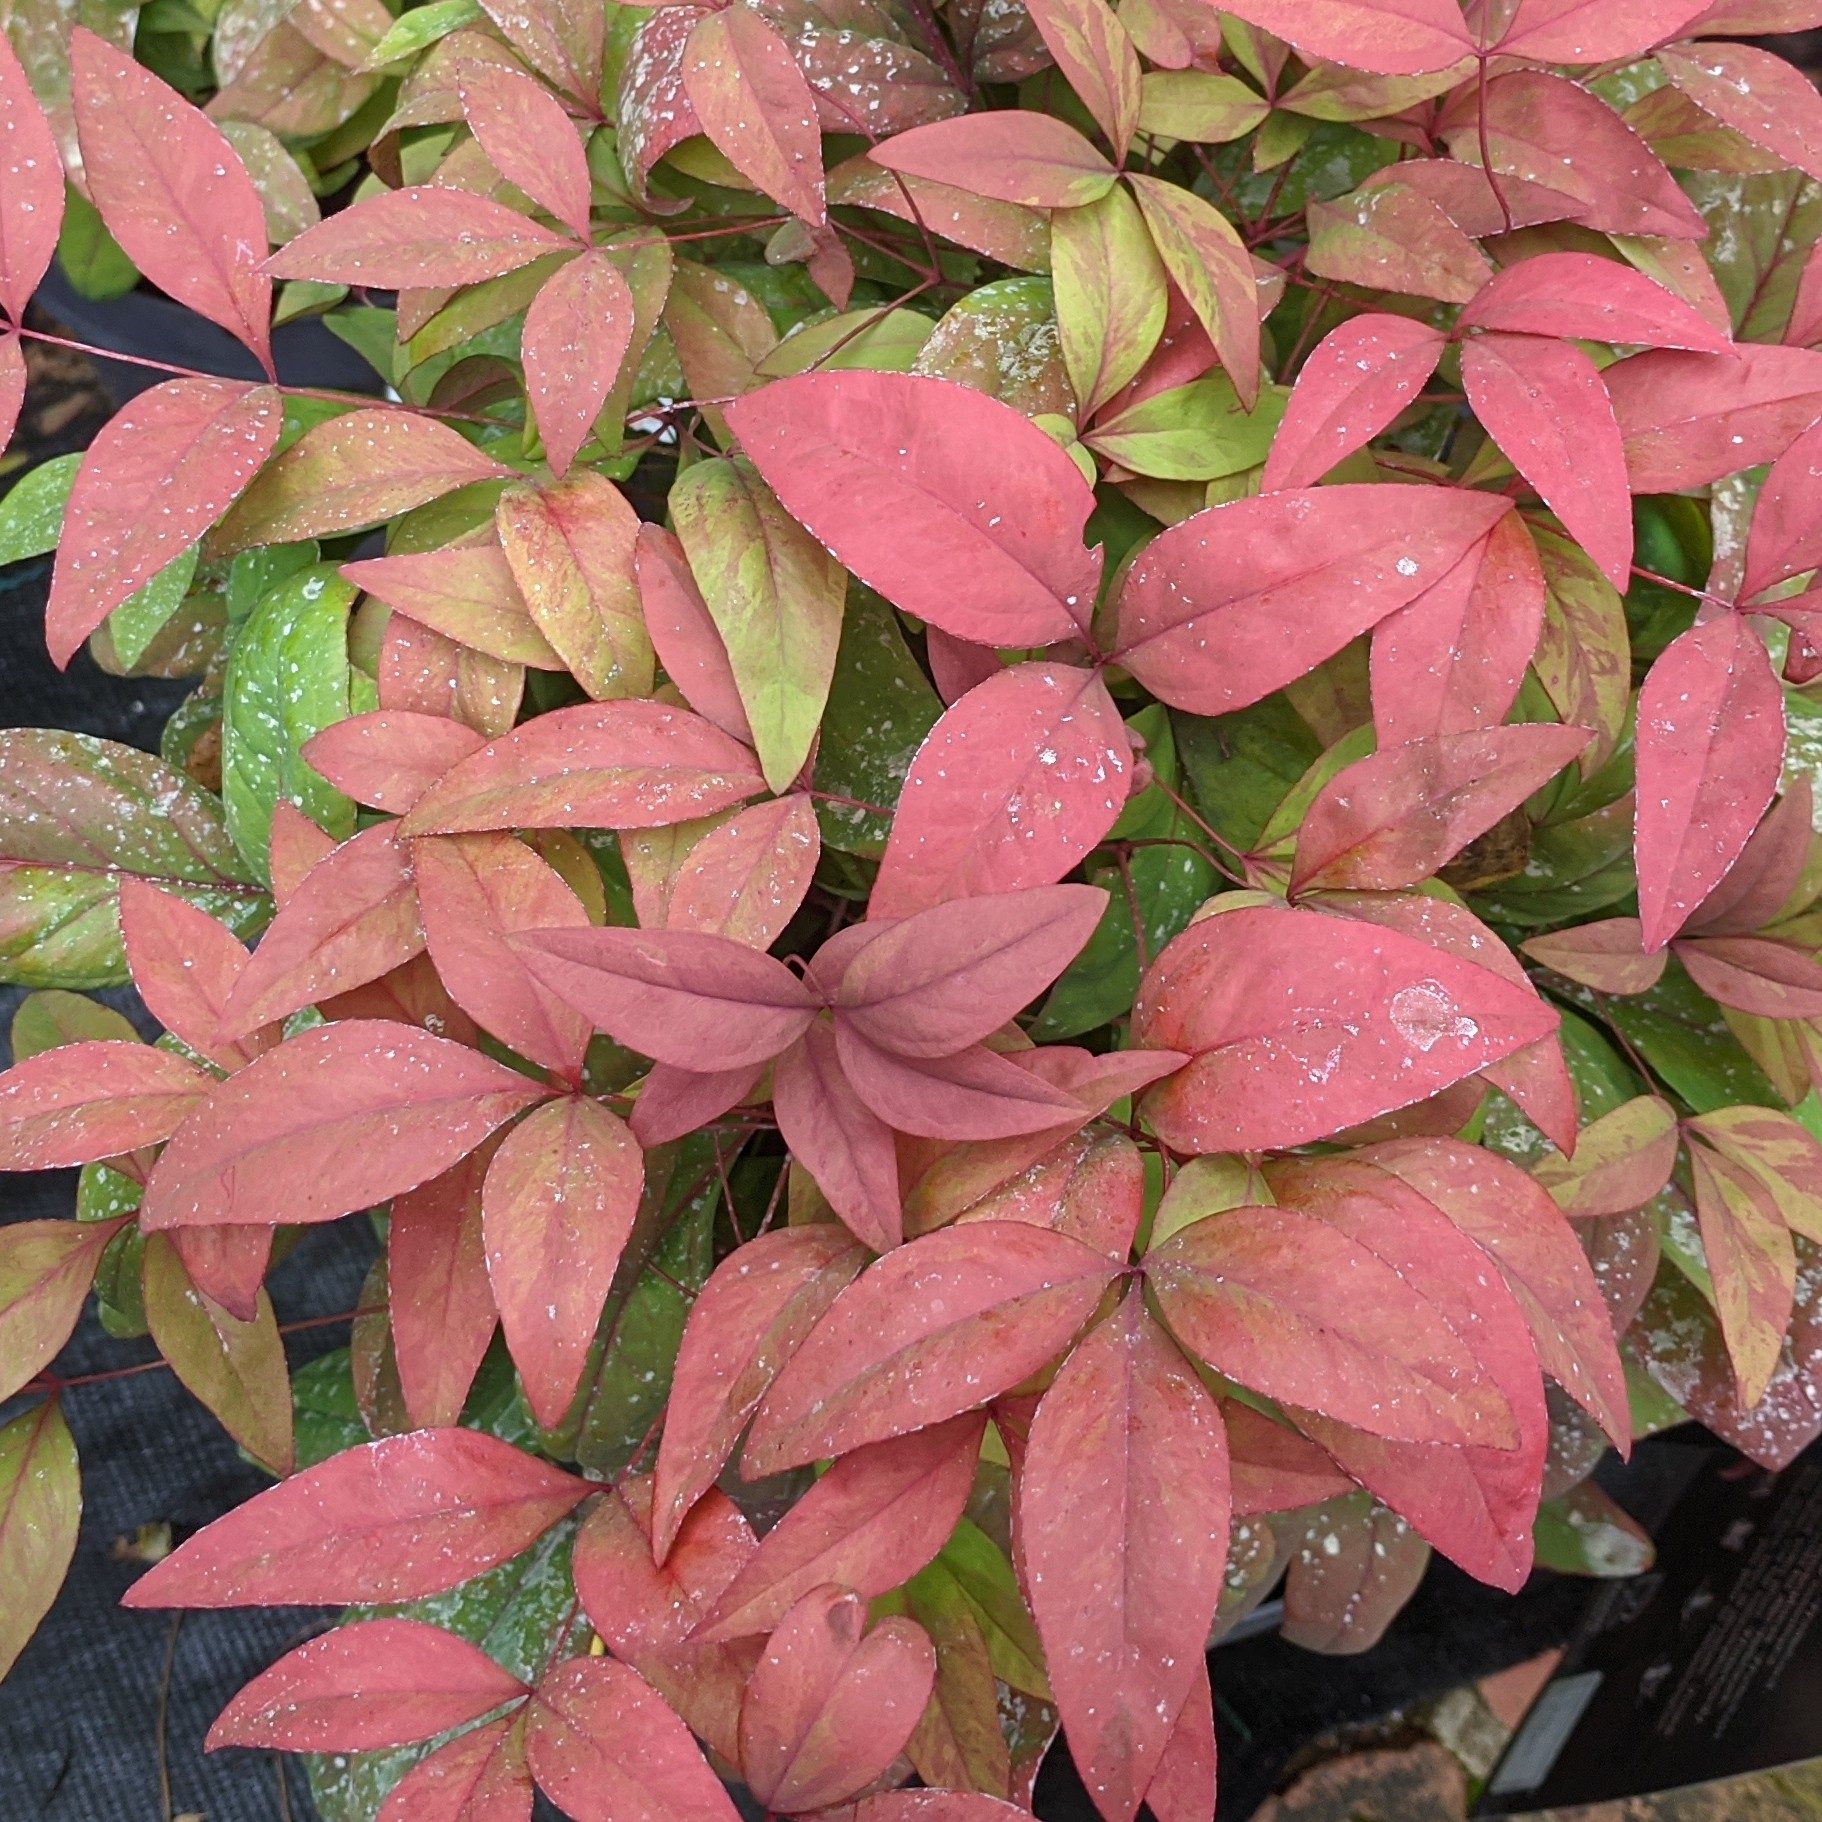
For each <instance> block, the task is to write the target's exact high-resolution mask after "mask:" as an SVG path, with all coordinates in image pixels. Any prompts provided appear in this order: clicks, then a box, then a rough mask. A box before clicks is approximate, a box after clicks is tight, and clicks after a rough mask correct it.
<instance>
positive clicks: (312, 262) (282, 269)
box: [265, 184, 570, 290]
mask: <svg viewBox="0 0 1822 1822" xmlns="http://www.w3.org/2000/svg"><path fill="white" fill-rule="evenodd" d="M569 244H570V243H569V241H568V240H567V238H566V237H565V236H563V235H561V234H557V233H554V232H552V230H551V229H549V228H546V227H543V226H541V225H540V224H539V223H537V222H535V221H533V220H532V219H531V218H530V217H529V216H526V215H521V214H520V213H519V212H518V210H517V209H509V208H508V207H507V206H506V204H505V203H502V202H495V201H493V200H492V199H491V198H490V197H486V196H474V195H471V194H470V193H469V192H468V191H466V190H453V189H444V188H442V187H441V186H439V185H436V184H412V185H409V186H408V187H407V188H405V189H403V190H382V191H381V192H380V193H379V194H378V195H376V196H368V197H364V198H363V199H362V200H361V201H359V202H357V203H354V204H352V205H351V206H350V207H348V208H346V209H343V210H342V211H341V213H340V214H338V215H331V216H330V217H329V218H328V220H327V221H323V222H319V223H318V224H317V225H316V226H315V227H314V228H306V229H305V230H304V231H303V233H302V234H300V235H298V237H297V238H296V239H295V240H293V241H291V242H290V243H288V244H287V245H286V246H284V247H282V248H281V249H280V250H279V251H278V252H276V253H274V254H273V255H272V257H271V258H270V259H269V260H267V261H266V268H265V269H266V270H267V271H268V272H270V273H271V274H272V275H273V276H274V277H275V278H308V279H315V280H317V281H318V282H319V283H323V284H332V285H372V286H375V287H378V288H381V289H384V290H408V289H412V288H421V287H423V286H437V285H475V284H479V283H481V281H482V280H484V279H489V278H500V277H503V276H504V275H505V274H506V273H508V272H516V271H518V269H519V268H520V267H521V266H528V265H530V264H531V262H532V261H533V260H534V259H542V258H543V257H544V255H545V254H546V253H553V252H556V251H557V250H558V249H559V248H561V247H565V246H567V245H569Z"/></svg>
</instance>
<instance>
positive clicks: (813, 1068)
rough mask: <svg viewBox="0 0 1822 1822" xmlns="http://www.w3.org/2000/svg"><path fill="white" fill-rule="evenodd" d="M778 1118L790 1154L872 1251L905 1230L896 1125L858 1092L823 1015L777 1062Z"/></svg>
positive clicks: (774, 1077)
mask: <svg viewBox="0 0 1822 1822" xmlns="http://www.w3.org/2000/svg"><path fill="white" fill-rule="evenodd" d="M772 1117H773V1119H775V1120H776V1121H777V1122H778V1133H779V1137H780V1138H782V1139H783V1140H784V1142H785V1145H786V1146H787V1147H788V1148H789V1150H790V1153H791V1156H792V1158H793V1159H795V1160H796V1162H797V1163H799V1164H801V1165H802V1166H803V1168H804V1169H805V1170H807V1171H808V1172H809V1173H810V1175H811V1177H812V1178H813V1179H814V1180H815V1183H816V1187H817V1188H818V1189H820V1190H821V1191H822V1193H823V1195H824V1196H825V1197H827V1198H828V1202H829V1206H830V1207H831V1208H833V1209H834V1210H835V1212H836V1214H838V1215H839V1216H840V1217H841V1219H842V1221H843V1222H844V1223H845V1224H846V1225H847V1228H848V1231H849V1232H850V1233H852V1234H853V1235H855V1237H856V1238H857V1239H859V1240H861V1241H864V1242H865V1244H866V1245H867V1246H869V1247H870V1248H872V1250H873V1251H874V1252H877V1253H883V1252H889V1251H890V1250H891V1249H892V1248H893V1247H895V1246H896V1245H897V1244H898V1243H899V1241H900V1240H901V1239H902V1238H903V1236H904V1219H903V1213H902V1210H901V1209H900V1206H899V1200H898V1160H897V1154H896V1151H895V1148H894V1143H893V1137H892V1129H891V1127H889V1126H888V1125H887V1124H886V1123H885V1121H884V1120H882V1119H881V1118H880V1117H879V1115H878V1114H876V1113H875V1112H874V1111H873V1110H872V1109H871V1108H870V1107H869V1106H868V1105H867V1104H866V1102H865V1101H863V1100H862V1099H861V1098H860V1096H859V1095H858V1094H857V1093H856V1092H855V1090H854V1087H853V1085H852V1084H851V1083H850V1082H849V1081H848V1078H847V1075H846V1072H845V1071H844V1070H843V1069H842V1066H841V1058H840V1055H839V1051H838V1048H837V1044H836V1038H835V1032H834V1030H833V1028H832V1026H831V1025H830V1024H829V1022H828V1021H827V1020H818V1021H817V1022H816V1023H815V1024H814V1025H812V1026H811V1027H810V1028H809V1030H808V1031H806V1032H805V1033H804V1034H803V1036H802V1038H801V1039H799V1041H798V1042H797V1043H795V1044H793V1045H792V1046H791V1047H790V1049H789V1050H787V1051H785V1053H784V1054H783V1055H782V1056H780V1057H779V1058H778V1060H777V1062H776V1063H775V1064H774V1065H773V1067H772Z"/></svg>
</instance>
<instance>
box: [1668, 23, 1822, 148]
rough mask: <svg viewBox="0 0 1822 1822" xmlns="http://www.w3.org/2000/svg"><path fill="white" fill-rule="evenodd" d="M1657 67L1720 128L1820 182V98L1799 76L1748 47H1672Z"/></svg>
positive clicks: (1775, 57) (1770, 56)
mask: <svg viewBox="0 0 1822 1822" xmlns="http://www.w3.org/2000/svg"><path fill="white" fill-rule="evenodd" d="M1658 64H1659V67H1660V68H1661V69H1662V70H1663V72H1664V74H1665V75H1666V76H1668V77H1669V78H1670V80H1671V81H1672V82H1674V83H1675V84H1676V86H1677V87H1678V88H1679V89H1681V90H1682V91H1683V93H1684V94H1685V95H1687V96H1688V97H1689V98H1690V100H1691V101H1693V102H1695V104H1696V105H1697V106H1698V107H1700V108H1702V109H1704V110H1705V111H1706V112H1708V113H1710V114H1712V115H1713V116H1714V117H1715V119H1717V120H1718V121H1720V122H1721V123H1722V125H1723V126H1729V127H1732V128H1733V130H1734V131H1735V132H1736V133H1738V134H1740V135H1741V136H1742V137H1743V138H1746V139H1749V140H1751V141H1752V143H1753V144H1754V145H1760V146H1764V147H1765V148H1766V149H1767V150H1768V151H1770V152H1771V153H1773V154H1774V155H1775V156H1776V157H1778V158H1780V159H1782V160H1783V162H1784V163H1785V164H1787V165H1791V166H1793V167H1794V168H1795V169H1797V170H1799V171H1802V172H1804V173H1805V174H1806V175H1807V176H1810V177H1816V178H1822V143H1819V141H1822V96H1819V95H1817V93H1816V85H1815V84H1814V83H1813V82H1812V81H1810V79H1809V77H1808V76H1807V75H1806V74H1805V73H1804V72H1803V71H1801V70H1798V69H1795V68H1793V67H1792V66H1791V65H1790V64H1789V63H1787V62H1786V61H1785V60H1784V59H1783V58H1782V57H1780V56H1778V55H1777V54H1776V53H1775V52H1774V51H1770V50H1766V49H1763V48H1761V47H1760V46H1758V45H1753V44H1704V45H1699V46H1698V45H1693V44H1692V45H1687V46H1684V45H1677V46H1673V47H1672V48H1670V49H1668V50H1665V51H1662V52H1660V53H1659V55H1658Z"/></svg>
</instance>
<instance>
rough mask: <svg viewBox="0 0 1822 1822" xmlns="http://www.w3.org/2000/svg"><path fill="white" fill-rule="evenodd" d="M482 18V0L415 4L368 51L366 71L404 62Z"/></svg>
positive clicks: (363, 66) (364, 68) (444, 0)
mask: <svg viewBox="0 0 1822 1822" xmlns="http://www.w3.org/2000/svg"><path fill="white" fill-rule="evenodd" d="M481 18H482V12H481V8H480V5H479V4H478V0H430V4H429V5H428V6H414V7H412V8H411V9H410V10H409V11H408V12H406V13H403V14H402V15H401V16H400V17H399V18H397V19H395V20H394V21H393V22H392V26H391V28H390V29H389V30H388V31H387V32H386V34H385V36H384V37H382V38H381V39H380V41H379V43H378V44H376V45H375V46H374V47H373V49H372V50H370V51H369V52H368V53H367V57H366V61H365V62H364V63H363V64H362V65H361V68H362V70H377V69H383V68H384V67H385V66H386V65H387V64H389V63H403V62H406V61H408V60H409V59H411V58H414V57H416V56H417V55H418V53H419V52H420V51H426V50H428V49H429V48H430V47H431V45H433V44H435V43H436V42H437V40H438V39H439V38H447V37H448V36H449V34H450V33H451V32H459V31H460V30H461V29H462V28H463V27H464V26H468V25H475V24H477V23H478V22H479V21H480V19H481Z"/></svg>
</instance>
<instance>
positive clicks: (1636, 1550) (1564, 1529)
mask: <svg viewBox="0 0 1822 1822" xmlns="http://www.w3.org/2000/svg"><path fill="white" fill-rule="evenodd" d="M1536 1539H1537V1563H1538V1567H1539V1568H1541V1569H1554V1570H1555V1571H1556V1572H1557V1574H1558V1575H1587V1576H1594V1577H1597V1578H1600V1579H1603V1580H1607V1579H1617V1578H1620V1577H1623V1576H1628V1575H1643V1574H1644V1572H1645V1571H1646V1570H1647V1569H1649V1568H1650V1567H1651V1565H1652V1563H1653V1562H1654V1561H1655V1560H1656V1552H1655V1551H1654V1550H1653V1548H1652V1545H1651V1539H1650V1538H1649V1537H1648V1536H1647V1535H1646V1533H1645V1532H1644V1530H1643V1529H1642V1528H1641V1527H1640V1525H1639V1523H1638V1521H1637V1520H1636V1519H1634V1518H1633V1517H1631V1516H1630V1515H1629V1514H1628V1513H1626V1512H1624V1511H1622V1510H1621V1509H1620V1507H1618V1506H1617V1505H1615V1504H1614V1502H1613V1501H1612V1500H1611V1499H1610V1498H1608V1496H1607V1495H1606V1494H1605V1493H1603V1492H1602V1491H1601V1490H1600V1488H1599V1487H1597V1486H1596V1485H1595V1484H1594V1482H1593V1481H1591V1480H1585V1481H1583V1482H1582V1484H1581V1485H1580V1486H1579V1487H1574V1488H1572V1489H1571V1490H1570V1491H1569V1492H1567V1493H1565V1494H1564V1495H1563V1496H1562V1497H1561V1498H1560V1499H1553V1500H1550V1501H1549V1502H1548V1503H1547V1504H1545V1505H1543V1506H1540V1507H1539V1508H1538V1513H1537V1524H1536Z"/></svg>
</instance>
